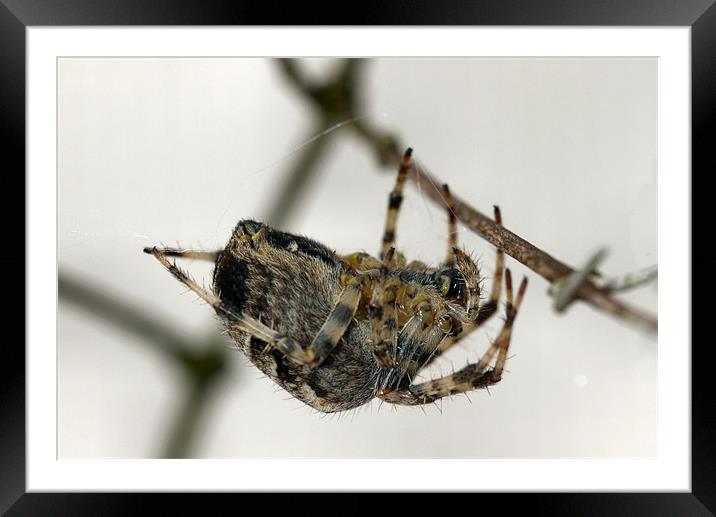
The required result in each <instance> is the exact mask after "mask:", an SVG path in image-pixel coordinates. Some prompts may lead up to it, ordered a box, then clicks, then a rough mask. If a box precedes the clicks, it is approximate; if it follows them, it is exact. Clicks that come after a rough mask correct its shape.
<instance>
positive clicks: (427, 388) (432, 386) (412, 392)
mask: <svg viewBox="0 0 716 517" xmlns="http://www.w3.org/2000/svg"><path fill="white" fill-rule="evenodd" d="M505 280H506V284H507V286H506V287H507V308H506V313H507V316H506V318H505V323H504V326H503V327H502V331H501V332H500V334H499V335H498V336H497V339H495V341H494V343H492V345H491V346H490V348H489V349H488V350H487V352H485V354H484V355H483V356H482V357H481V358H480V360H479V361H478V362H477V363H472V364H469V365H467V366H466V367H464V368H463V369H461V370H459V371H457V372H455V373H453V374H452V375H447V376H445V377H440V378H439V379H434V380H432V381H427V382H423V383H420V384H414V385H410V386H408V388H406V389H403V390H397V391H390V390H385V391H383V392H381V393H379V394H378V397H379V398H381V399H383V400H385V401H386V402H390V403H392V404H401V405H420V404H428V403H431V402H434V401H436V400H438V399H441V398H443V397H446V396H448V395H455V394H458V393H466V392H468V391H472V390H475V389H480V388H487V387H489V386H491V385H493V384H496V383H498V382H500V380H501V379H502V372H503V370H504V367H505V362H506V360H507V351H508V349H509V346H510V339H511V337H512V326H513V324H514V321H515V318H516V316H517V311H518V310H519V307H520V304H521V303H522V299H523V298H524V294H525V291H526V289H527V278H524V279H523V280H522V283H521V284H520V288H519V291H518V293H517V299H516V300H515V303H514V305H513V303H512V276H511V275H510V271H509V270H507V271H506V272H505ZM495 356H497V359H496V360H495V366H494V367H493V368H491V369H489V370H488V369H487V367H488V365H489V364H490V363H491V362H492V360H493V359H494V358H495Z"/></svg>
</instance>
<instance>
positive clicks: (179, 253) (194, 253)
mask: <svg viewBox="0 0 716 517" xmlns="http://www.w3.org/2000/svg"><path fill="white" fill-rule="evenodd" d="M153 250H154V248H144V253H148V254H150V255H152V254H153ZM158 251H159V252H160V253H161V254H162V255H164V256H165V257H180V258H187V259H197V260H208V261H210V262H216V259H217V258H218V257H219V255H221V253H222V251H223V250H216V251H205V250H185V249H179V248H158Z"/></svg>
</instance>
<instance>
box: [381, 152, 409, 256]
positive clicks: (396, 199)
mask: <svg viewBox="0 0 716 517" xmlns="http://www.w3.org/2000/svg"><path fill="white" fill-rule="evenodd" d="M412 154H413V150H412V149H411V148H410V147H408V149H407V150H406V151H405V154H404V155H403V160H402V162H401V163H400V169H399V170H398V177H397V178H396V179H395V186H394V187H393V191H392V192H391V193H390V197H389V198H388V213H387V214H386V216H385V231H384V232H383V245H382V247H381V251H380V258H381V259H382V258H383V257H385V254H386V253H388V250H389V249H390V248H392V247H393V246H394V245H395V227H396V224H397V221H398V212H399V210H400V205H401V203H402V202H403V188H404V187H405V180H406V179H407V177H408V167H409V166H410V157H411V156H412Z"/></svg>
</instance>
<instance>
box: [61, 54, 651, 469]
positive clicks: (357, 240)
mask: <svg viewBox="0 0 716 517" xmlns="http://www.w3.org/2000/svg"><path fill="white" fill-rule="evenodd" d="M332 64H333V63H331V61H330V60H312V61H310V62H308V63H306V65H307V66H308V67H310V69H311V70H312V71H313V72H314V73H316V74H319V75H320V74H321V73H323V72H325V71H326V70H328V69H330V67H331V66H332ZM656 74H657V63H656V60H655V59H594V58H591V59H573V58H569V59H545V58H524V59H385V60H376V61H374V62H372V63H371V64H370V65H368V67H367V70H366V96H367V105H366V110H365V113H364V114H365V116H367V117H370V119H371V120H372V121H373V122H375V123H376V124H377V125H379V126H380V127H382V128H385V129H389V130H391V131H394V132H396V133H397V134H399V135H400V136H401V138H402V139H403V140H404V141H406V142H407V143H408V144H409V145H411V146H413V147H414V148H415V153H416V157H417V158H418V159H419V160H421V161H422V162H423V163H424V164H425V165H426V166H428V167H429V168H430V169H431V170H432V171H433V172H434V173H435V174H436V175H437V176H438V177H440V178H441V179H444V181H446V182H448V183H449V184H450V186H451V188H452V190H453V191H454V192H456V193H457V194H458V195H460V196H461V197H462V198H464V199H467V200H469V201H470V202H471V203H472V204H473V205H474V206H475V207H477V208H478V209H480V210H482V211H484V212H487V213H490V212H491V207H492V205H493V204H495V203H497V204H499V205H500V206H501V208H502V211H503V215H504V219H505V224H506V226H507V227H508V228H510V229H511V230H513V231H515V232H516V233H518V234H520V235H521V236H523V237H524V238H526V239H527V240H529V241H531V242H533V243H534V244H536V245H538V246H540V247H541V248H543V249H544V250H546V251H548V252H549V253H550V254H552V255H553V256H555V257H558V258H560V259H561V260H563V261H565V262H567V263H568V264H570V265H573V266H579V265H580V264H582V263H583V262H584V261H585V259H586V258H587V256H588V255H589V254H591V253H592V252H593V251H594V250H595V249H596V248H597V247H599V246H602V245H606V246H608V247H609V249H610V250H611V254H610V256H609V258H608V260H607V261H606V262H605V264H604V266H603V270H604V271H605V272H607V273H609V274H615V275H616V274H621V273H626V272H629V271H632V270H635V269H639V268H642V267H646V266H650V265H652V264H655V263H656V262H657V240H656V236H657V224H656V221H657V218H656V213H657V206H656V185H657V162H656V121H657V118H656V117H657V113H656V79H657V77H656ZM59 87H60V90H59V135H60V137H59V187H58V188H59V262H60V267H61V268H65V269H66V270H67V271H69V272H73V273H78V274H80V275H82V276H83V277H84V278H86V279H87V280H88V281H93V282H97V283H100V284H101V285H104V286H106V287H107V288H108V289H109V291H110V292H111V293H114V294H116V295H117V296H121V297H122V298H124V299H127V300H131V301H133V302H134V303H136V304H137V306H138V307H146V308H147V310H151V311H152V313H156V314H158V315H159V316H161V317H163V318H165V319H166V320H167V321H169V322H171V324H172V325H174V326H175V327H176V328H177V329H181V330H182V331H186V332H187V333H194V334H201V333H202V332H207V331H209V330H210V329H213V328H218V325H217V322H216V320H215V318H214V316H213V314H212V311H211V310H210V309H209V308H208V307H206V306H205V305H203V304H202V303H200V302H199V301H197V297H196V296H194V295H192V294H187V293H186V289H184V288H183V287H182V286H181V285H180V284H179V283H178V282H177V281H176V280H175V279H173V278H172V277H171V276H170V275H169V274H167V273H166V272H165V271H164V270H163V269H162V268H161V267H160V266H159V264H157V263H156V261H155V260H153V259H152V258H151V257H148V256H147V255H144V254H143V253H141V248H142V247H144V246H148V245H155V244H159V243H163V244H167V245H173V244H176V243H177V242H178V243H180V244H181V245H182V246H186V247H195V246H202V247H206V248H218V247H222V246H223V245H224V244H225V242H226V240H227V239H228V237H229V234H230V232H231V229H232V228H233V226H234V224H235V223H236V222H237V221H238V220H239V219H241V218H246V217H257V218H259V217H261V216H262V215H264V213H265V208H266V207H265V201H264V200H265V199H267V198H268V197H269V196H271V194H272V188H274V187H275V186H276V185H277V184H278V181H279V179H280V178H282V177H283V175H284V174H285V173H286V172H287V171H288V170H289V168H290V165H291V162H292V160H293V159H294V158H295V157H296V156H295V155H294V156H288V155H289V154H290V153H291V151H292V150H294V149H296V148H297V147H298V146H300V145H302V144H303V143H304V142H305V141H306V139H307V136H306V131H308V130H309V128H310V127H311V126H312V125H313V121H312V118H311V117H312V112H311V110H310V108H309V106H308V105H307V104H305V103H303V102H302V100H301V99H300V98H299V97H298V96H297V95H296V94H295V92H294V91H292V90H291V89H290V88H288V87H287V86H286V85H285V84H284V82H283V81H282V77H281V76H280V74H279V73H278V70H277V68H276V67H275V66H274V64H273V63H272V62H271V60H263V59H63V60H60V63H59ZM330 138H331V139H332V143H331V150H330V152H329V153H328V155H327V158H326V159H325V160H324V161H323V162H322V163H321V170H320V174H319V178H318V179H317V181H316V182H315V183H314V184H313V188H312V189H311V194H310V195H309V196H307V197H306V199H304V200H303V202H302V204H301V209H300V213H299V214H298V215H297V216H296V217H295V218H293V219H292V221H291V223H290V225H289V227H288V228H286V229H287V230H292V231H299V232H302V233H305V234H307V235H309V236H311V237H313V238H316V239H318V240H321V241H323V242H325V243H326V244H328V245H329V246H331V247H333V248H335V249H337V250H338V251H339V252H347V251H350V250H357V249H365V250H367V251H369V252H376V251H377V249H378V244H379V241H380V237H381V234H382V226H383V219H384V215H385V207H386V203H387V194H388V191H389V190H390V188H391V186H392V183H393V180H394V175H393V174H392V173H385V171H383V170H381V169H380V167H379V166H378V164H377V163H376V162H375V160H374V158H373V155H372V154H371V153H370V152H369V151H368V150H367V149H366V148H365V147H364V146H363V144H362V143H360V142H359V141H357V140H356V139H355V138H353V137H352V135H350V132H349V131H347V130H346V129H345V128H343V129H338V130H336V131H335V132H334V133H333V134H332V135H331V136H330ZM282 158H285V159H284V160H282ZM407 190H408V191H407V195H406V202H405V204H404V211H403V212H402V214H401V218H400V222H399V227H398V245H399V247H400V248H401V249H402V251H404V252H405V254H406V255H407V256H408V257H409V258H420V259H423V260H426V261H430V262H436V261H438V260H441V259H442V258H443V253H444V249H445V232H446V229H445V228H446V217H445V214H444V212H443V211H441V210H438V209H437V208H435V207H434V206H433V205H432V204H431V203H430V202H428V201H427V200H425V199H423V198H422V196H421V194H420V193H419V192H418V191H417V190H416V189H415V188H414V187H413V186H412V185H410V186H409V187H408V189H407ZM459 238H460V241H461V243H463V244H465V245H467V246H468V248H470V249H472V250H474V251H475V252H476V253H478V254H479V255H480V256H481V258H482V264H483V271H484V272H485V273H486V274H487V275H488V276H489V275H491V274H492V272H493V267H494V249H493V248H492V247H491V246H490V245H489V244H487V243H486V242H484V241H483V240H481V239H480V238H478V237H477V236H475V235H474V234H471V233H470V232H467V231H461V232H460V235H459ZM184 265H185V266H186V267H187V268H188V269H189V270H191V271H192V273H193V274H194V275H195V277H197V278H199V279H204V280H205V282H206V283H207V284H208V283H209V282H210V268H209V267H208V266H207V265H205V264H203V263H200V262H193V263H192V262H187V263H185V264H184ZM508 265H509V267H511V268H512V269H513V272H514V273H516V274H517V275H518V276H521V275H522V274H527V275H528V276H529V278H530V281H531V284H530V288H529V290H528V293H527V296H526V299H525V301H524V304H523V309H522V312H521V313H520V315H519V318H518V320H517V322H516V328H515V332H514V336H513V344H512V349H511V351H512V354H513V357H512V358H511V359H510V360H509V362H508V365H507V368H508V369H509V373H508V374H506V375H505V377H504V380H503V382H502V383H500V384H499V385H497V386H495V387H493V388H491V389H490V393H489V394H488V393H487V392H486V391H480V392H474V393H471V394H470V400H471V402H470V401H468V400H467V398H465V397H456V398H453V399H450V400H445V401H444V402H443V403H442V405H441V406H442V412H441V411H440V410H439V406H427V407H426V408H425V411H421V410H420V409H418V408H404V407H398V408H397V410H394V408H393V407H392V406H389V405H386V404H383V405H382V406H381V405H380V404H379V403H378V402H374V403H373V404H371V405H369V406H366V407H364V408H362V409H360V410H358V411H354V412H351V413H348V414H342V415H328V416H327V417H321V415H319V414H317V413H316V412H314V411H313V410H311V409H309V408H307V407H305V406H302V404H301V403H299V402H298V401H296V400H294V399H292V398H290V396H289V395H288V394H286V393H285V392H283V391H281V390H278V391H277V390H276V389H275V388H274V386H273V384H272V383H271V381H269V380H268V379H265V378H261V374H260V372H258V370H256V369H254V368H253V367H252V366H251V365H250V364H249V363H248V362H247V361H246V360H245V359H243V357H241V356H240V354H239V353H237V354H236V355H235V356H234V358H233V359H234V361H233V363H234V364H233V365H232V366H233V372H232V373H231V374H230V375H229V376H228V379H227V381H226V382H225V383H224V384H222V387H221V392H220V393H219V395H218V396H217V397H216V399H215V401H214V403H213V404H212V406H211V407H210V408H209V411H208V413H207V418H206V419H205V421H204V422H203V424H202V428H201V431H202V432H201V435H200V440H199V443H198V445H197V454H196V455H197V456H198V457H242V456H269V457H294V456H302V457H321V456H339V457H354V456H355V457H403V456H420V457H564V456H569V457H575V456H629V457H633V456H653V455H655V454H656V432H657V429H656V361H657V355H656V340H655V339H653V338H650V337H648V336H645V335H643V334H642V333H640V332H639V331H636V330H634V329H632V328H630V327H625V326H624V325H623V324H621V323H618V322H616V321H615V320H613V319H612V318H610V317H607V316H605V315H604V314H602V313H599V312H596V311H595V310H593V309H591V308H588V307H586V306H583V305H579V304H578V305H575V306H574V307H572V308H571V309H570V310H569V311H568V313H567V314H566V315H562V316H558V315H556V314H554V313H553V311H552V309H551V304H550V301H549V299H548V298H547V297H546V294H545V293H546V289H547V283H546V281H544V280H543V279H541V278H540V277H539V276H537V275H536V274H534V273H532V272H530V271H529V270H527V269H525V268H523V267H522V266H521V265H519V264H517V263H516V262H515V261H514V260H512V259H509V258H508ZM624 298H625V299H627V300H629V301H632V302H633V303H635V304H637V305H639V306H640V307H642V308H644V309H647V310H650V311H656V302H657V289H656V286H655V285H652V286H649V287H647V288H644V289H641V290H639V291H638V292H633V293H629V294H628V295H625V296H624ZM499 324H500V322H499V320H498V319H495V320H494V321H493V322H492V323H491V324H490V325H488V328H487V331H486V332H481V333H477V335H475V336H474V337H473V338H471V339H469V340H467V341H466V342H465V343H464V344H463V345H461V346H460V347H458V349H457V350H454V351H453V352H451V353H450V354H448V355H447V356H445V357H444V358H442V359H441V360H440V361H439V364H438V366H437V367H436V368H435V369H433V370H431V372H430V373H429V375H432V376H435V375H439V374H440V372H441V371H442V372H445V373H447V372H448V371H450V368H451V365H452V364H454V365H455V367H456V368H458V367H461V366H462V365H463V364H464V363H465V361H466V360H467V359H470V360H475V359H476V358H477V357H478V355H479V354H480V353H481V352H482V351H483V350H484V349H485V347H486V344H487V342H488V336H490V337H494V336H496V334H497V332H498V329H499ZM227 346H229V345H228V342H227ZM58 347H59V400H58V402H59V447H60V449H59V450H60V456H61V457H78V456H80V457H83V456H105V457H107V456H111V457H152V456H155V455H156V454H158V453H159V451H161V449H162V447H163V443H162V441H163V440H164V439H165V436H166V432H167V430H168V429H167V428H168V426H169V424H170V418H171V417H172V416H173V414H174V411H175V409H176V405H177V404H178V395H177V390H178V389H179V386H180V384H179V381H180V379H179V377H178V373H177V372H176V371H175V369H174V368H173V367H172V366H171V365H169V364H166V363H165V362H164V360H163V358H162V357H161V356H160V355H159V354H155V353H153V352H151V351H149V350H150V348H149V347H147V346H144V345H143V344H142V343H140V342H138V340H137V338H135V337H133V336H131V335H127V334H124V333H119V332H117V331H115V330H114V329H113V328H112V327H110V326H108V325H106V324H105V323H104V322H101V321H97V320H95V319H91V318H89V317H87V316H86V315H85V314H84V313H83V312H80V311H78V310H77V309H76V308H74V307H72V306H66V305H65V304H63V303H61V304H60V308H59V336H58Z"/></svg>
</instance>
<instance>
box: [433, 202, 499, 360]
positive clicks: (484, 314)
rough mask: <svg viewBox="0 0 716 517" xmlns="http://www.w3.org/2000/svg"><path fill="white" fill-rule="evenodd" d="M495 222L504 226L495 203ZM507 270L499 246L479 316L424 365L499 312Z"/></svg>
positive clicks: (447, 339) (441, 346)
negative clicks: (504, 273)
mask: <svg viewBox="0 0 716 517" xmlns="http://www.w3.org/2000/svg"><path fill="white" fill-rule="evenodd" d="M494 210H495V222H496V223H497V224H498V225H500V226H502V213H501V212H500V207H499V206H497V205H495V207H494ZM504 270H505V251H504V250H503V249H502V248H497V257H496V259H495V277H494V278H493V280H492V288H491V290H490V296H489V298H488V299H487V301H486V302H485V303H484V304H483V305H481V306H480V310H479V311H478V313H477V318H475V321H473V322H472V323H465V324H463V327H462V330H461V331H460V333H459V334H458V335H457V336H448V337H446V338H445V339H444V340H443V341H441V342H440V345H439V346H438V348H437V350H435V353H434V354H433V356H432V357H431V358H430V360H429V361H427V362H426V363H425V364H424V365H423V367H426V366H428V365H429V364H430V363H431V362H432V361H434V360H435V358H437V357H438V356H440V355H441V354H442V353H444V352H445V351H447V350H448V349H450V348H451V347H452V346H454V345H455V344H456V343H457V342H458V341H460V340H462V339H463V338H465V337H467V336H468V335H470V334H471V333H472V332H474V331H475V330H477V329H478V328H480V326H482V324H483V323H485V322H486V321H487V320H489V319H490V318H491V317H492V316H494V315H495V313H496V312H497V305H498V302H499V301H500V294H501V293H502V277H503V272H504Z"/></svg>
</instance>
